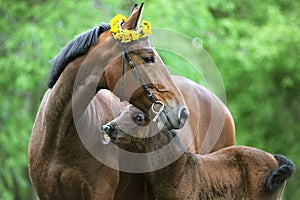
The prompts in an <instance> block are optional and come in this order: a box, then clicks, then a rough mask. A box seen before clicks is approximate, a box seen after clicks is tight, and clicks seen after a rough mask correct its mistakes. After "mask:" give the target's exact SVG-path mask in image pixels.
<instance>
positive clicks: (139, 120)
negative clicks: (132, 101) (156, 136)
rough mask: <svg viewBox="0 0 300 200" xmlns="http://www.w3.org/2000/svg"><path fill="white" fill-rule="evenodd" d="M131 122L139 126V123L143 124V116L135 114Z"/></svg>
mask: <svg viewBox="0 0 300 200" xmlns="http://www.w3.org/2000/svg"><path fill="white" fill-rule="evenodd" d="M133 120H134V122H135V123H137V124H141V123H143V122H144V121H145V115H144V114H142V113H139V114H135V115H134V116H133Z"/></svg>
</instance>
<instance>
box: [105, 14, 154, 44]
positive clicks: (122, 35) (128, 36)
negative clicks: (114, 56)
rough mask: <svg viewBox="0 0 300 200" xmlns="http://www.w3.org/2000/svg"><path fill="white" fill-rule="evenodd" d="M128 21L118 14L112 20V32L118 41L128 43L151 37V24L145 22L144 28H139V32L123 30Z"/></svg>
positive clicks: (143, 22) (143, 23)
mask: <svg viewBox="0 0 300 200" xmlns="http://www.w3.org/2000/svg"><path fill="white" fill-rule="evenodd" d="M126 20H127V18H126V17H125V16H123V15H121V14H117V15H116V16H115V17H113V18H112V19H111V20H110V31H111V33H112V35H113V37H114V38H115V39H116V40H120V41H121V42H122V43H128V42H131V41H135V40H138V39H140V38H144V37H147V36H149V35H151V23H150V22H148V21H146V20H143V21H142V27H141V28H138V30H127V29H123V28H122V24H123V23H124V22H126Z"/></svg>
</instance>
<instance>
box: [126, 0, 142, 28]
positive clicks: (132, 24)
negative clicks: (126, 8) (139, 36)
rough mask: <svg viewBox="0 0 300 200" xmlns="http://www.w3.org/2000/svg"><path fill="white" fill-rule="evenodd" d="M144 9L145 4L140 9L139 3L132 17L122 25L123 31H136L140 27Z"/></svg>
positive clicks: (134, 8)
mask: <svg viewBox="0 0 300 200" xmlns="http://www.w3.org/2000/svg"><path fill="white" fill-rule="evenodd" d="M143 8H144V3H141V5H140V7H138V4H137V3H136V4H135V5H134V7H133V9H132V13H131V15H130V16H129V17H128V19H127V21H126V22H125V23H124V24H123V25H122V27H123V29H127V30H134V29H136V28H137V27H138V26H139V24H140V21H141V18H142V14H143Z"/></svg>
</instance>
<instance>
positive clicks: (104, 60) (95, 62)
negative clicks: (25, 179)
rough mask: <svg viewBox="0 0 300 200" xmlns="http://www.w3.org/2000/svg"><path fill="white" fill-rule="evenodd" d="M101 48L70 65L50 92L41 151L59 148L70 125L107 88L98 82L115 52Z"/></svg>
mask: <svg viewBox="0 0 300 200" xmlns="http://www.w3.org/2000/svg"><path fill="white" fill-rule="evenodd" d="M101 46H102V47H101ZM104 46H106V45H102V44H99V45H98V47H96V48H94V49H91V50H90V51H89V52H88V53H87V54H85V55H83V56H81V57H79V58H77V59H75V60H74V61H72V62H71V63H69V64H68V66H67V67H66V68H65V69H64V71H63V72H62V74H61V75H60V77H59V79H58V81H57V82H56V84H55V85H54V87H53V88H52V89H51V90H50V94H49V97H48V99H47V102H46V105H45V111H44V123H45V124H46V126H45V127H46V130H45V132H46V136H45V138H44V147H45V148H44V149H48V148H47V146H48V147H49V146H53V145H56V146H57V145H58V146H59V145H60V144H61V143H62V142H63V140H64V137H65V134H66V133H67V132H68V131H69V130H70V126H73V125H74V123H76V121H78V120H80V117H81V116H82V114H83V113H84V111H85V110H86V108H87V106H88V105H89V103H90V102H91V100H92V99H93V97H94V96H95V94H96V92H97V90H99V89H105V88H106V85H105V81H102V80H99V79H100V77H102V75H103V72H104V70H105V67H106V66H107V65H108V64H109V62H110V59H111V58H113V57H114V56H115V53H114V51H112V50H111V49H109V50H105V48H104ZM101 50H102V51H101ZM72 130H73V129H72ZM75 130H76V129H75ZM60 140H62V141H60Z"/></svg>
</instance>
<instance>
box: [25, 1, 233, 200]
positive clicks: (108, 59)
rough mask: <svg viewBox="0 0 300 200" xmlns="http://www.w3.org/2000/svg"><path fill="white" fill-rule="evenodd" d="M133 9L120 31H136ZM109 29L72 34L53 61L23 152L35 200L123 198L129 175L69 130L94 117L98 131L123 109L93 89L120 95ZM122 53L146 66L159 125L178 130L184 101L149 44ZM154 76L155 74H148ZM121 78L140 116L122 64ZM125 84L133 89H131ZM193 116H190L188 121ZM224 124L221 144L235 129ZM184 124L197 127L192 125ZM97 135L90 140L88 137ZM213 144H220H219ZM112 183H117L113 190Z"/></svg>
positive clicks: (140, 94)
mask: <svg viewBox="0 0 300 200" xmlns="http://www.w3.org/2000/svg"><path fill="white" fill-rule="evenodd" d="M140 11H141V9H140V8H138V7H135V8H134V9H133V12H132V14H131V16H130V17H129V18H128V20H127V22H126V23H124V24H123V27H124V28H126V29H133V28H135V26H136V24H137V23H136V22H137V21H138V18H139V17H141V13H140ZM108 29H109V27H108V26H107V25H106V24H102V25H101V26H99V27H96V28H95V29H91V30H89V31H87V32H86V33H83V34H81V35H79V36H77V37H76V38H75V39H74V40H73V41H71V42H70V43H69V44H68V45H67V46H66V47H65V48H64V49H62V51H61V53H60V54H59V55H58V56H57V57H56V58H55V59H54V62H53V65H52V70H51V74H50V77H49V81H48V87H49V89H48V90H47V91H46V92H45V95H44V97H43V100H42V102H41V105H40V108H39V111H38V113H37V116H36V120H35V123H34V126H33V130H32V135H31V139H30V143H29V149H28V161H29V174H30V178H31V181H32V183H33V186H34V188H35V191H36V192H37V194H38V196H39V198H40V199H112V198H114V196H115V192H116V194H118V192H120V193H122V191H120V190H119V189H118V188H122V187H120V186H122V183H123V182H124V181H123V182H122V180H125V182H127V181H128V177H126V176H123V175H122V173H121V179H120V174H119V172H118V171H116V170H114V169H112V168H110V167H107V166H106V165H103V164H102V163H101V162H99V161H98V160H97V155H96V156H94V155H92V154H91V152H92V151H93V150H94V149H93V148H94V147H95V146H97V145H99V146H101V143H99V141H101V140H98V136H99V135H98V132H86V134H85V133H84V127H81V132H80V133H78V130H77V128H78V127H77V126H76V124H78V123H79V122H80V120H83V121H84V122H86V124H87V125H89V124H92V125H95V123H94V122H95V120H97V124H98V125H97V126H100V125H101V124H104V123H106V122H107V121H109V120H111V119H113V118H114V117H116V114H118V112H119V110H120V109H121V108H122V107H124V103H121V102H120V101H119V99H117V98H116V97H114V96H113V95H111V94H110V93H109V94H107V91H105V90H103V91H99V90H101V89H108V90H111V91H112V92H114V93H115V94H116V95H117V96H120V94H121V93H120V83H119V80H120V77H121V74H122V73H121V62H122V60H121V55H120V54H121V53H120V49H119V44H118V42H117V41H115V40H114V39H113V38H112V36H111V33H110V32H109V31H108ZM131 50H134V51H131ZM128 52H129V53H130V55H131V57H132V59H133V61H134V62H135V64H136V65H137V66H140V65H141V66H142V65H151V68H149V67H147V69H148V70H144V69H143V70H141V71H140V72H141V76H142V77H143V78H145V80H147V83H157V82H159V83H160V84H158V85H154V84H149V89H150V90H151V92H152V93H153V95H154V96H155V98H156V99H157V100H160V101H162V102H163V103H164V105H165V110H164V112H163V113H162V114H161V116H160V117H163V118H165V119H168V120H165V121H166V123H165V128H166V129H169V128H175V129H176V128H181V127H182V126H183V125H184V122H185V120H186V119H180V116H184V115H181V113H180V112H182V111H183V110H184V108H185V104H184V99H183V97H182V95H181V93H180V91H179V90H178V88H177V86H176V85H175V83H174V82H173V81H172V80H171V78H170V76H169V73H168V71H167V69H166V67H165V66H164V64H163V63H162V61H161V59H160V57H159V55H158V54H157V52H156V51H155V50H154V49H153V48H152V47H151V45H150V43H149V41H148V40H141V41H138V42H135V44H133V45H132V46H130V47H129V48H128ZM149 56H152V57H153V58H154V59H150V60H153V63H147V64H145V62H144V61H145V59H144V58H147V59H146V60H149V59H148V58H149ZM157 71H159V72H160V73H154V72H157ZM125 73H127V74H129V75H128V76H127V77H126V78H125V80H124V83H125V84H124V90H123V92H122V96H121V97H122V99H123V100H128V101H129V102H130V103H132V104H133V105H135V106H137V107H138V108H140V109H141V110H143V111H144V112H145V113H147V112H148V110H149V109H150V106H151V101H150V100H149V99H148V97H147V95H146V94H145V93H144V91H143V90H142V89H141V88H140V87H138V86H137V85H138V84H139V83H138V82H137V81H136V80H135V79H133V80H132V79H130V77H131V78H132V77H133V76H132V75H131V76H130V73H131V72H130V71H129V66H128V64H127V63H126V65H125ZM131 74H132V73H131ZM146 78H147V79H146ZM132 84H133V85H132ZM131 87H132V88H137V89H136V90H135V91H131V90H130V88H131ZM97 91H99V92H97ZM126 92H128V93H126ZM95 94H96V95H95ZM208 99H209V98H208ZM107 100H109V101H107ZM205 101H207V99H206V100H205ZM108 102H110V103H111V102H115V104H113V105H114V106H113V108H114V109H111V104H109V105H108ZM116 102H117V103H116ZM207 102H209V101H207ZM107 108H109V109H107ZM225 110H226V109H225ZM116 111H117V113H116ZM226 112H227V111H226ZM227 115H228V113H227V114H226V116H227ZM178 116H179V117H178ZM201 116H202V115H201ZM195 117H199V116H197V115H196V116H195ZM193 118H194V117H193V114H192V112H191V118H190V119H193ZM225 118H226V117H225ZM226 119H227V120H225V124H229V127H230V128H229V129H228V130H230V131H231V132H230V133H229V134H228V135H230V136H229V137H228V140H227V141H226V137H225V140H224V141H226V142H225V143H224V144H225V146H226V145H231V144H232V143H233V142H234V139H232V138H234V126H233V121H232V118H231V115H230V113H229V115H228V116H227V118H226ZM99 121H100V122H101V123H100V124H99ZM208 121H209V120H208ZM92 127H93V126H92ZM191 127H192V128H194V127H198V126H194V127H193V125H191ZM96 128H98V127H95V129H96ZM200 128H201V127H200ZM225 129H227V128H225ZM82 130H83V131H82ZM98 130H100V129H98ZM225 132H226V131H225ZM225 132H224V134H225ZM224 134H222V135H224ZM225 135H227V134H225ZM96 137H97V140H94V141H92V140H91V139H93V138H96ZM188 137H190V136H188ZM196 137H198V136H196ZM202 137H203V136H202ZM85 139H86V140H88V142H87V144H86V143H85V144H83V142H82V141H83V140H85ZM188 141H191V140H188ZM195 141H196V143H193V142H192V144H191V145H190V148H191V150H193V151H200V150H201V148H200V147H201V139H199V140H198V139H196V140H195ZM218 143H220V144H221V143H222V141H221V139H220V141H218V142H217V144H218ZM211 144H213V142H212V143H211ZM221 146H222V145H221ZM101 147H102V150H103V152H100V154H102V155H103V154H104V155H106V154H105V150H106V149H105V147H103V145H102V146H101ZM209 148H210V147H209ZM209 148H208V149H209ZM213 148H214V147H213ZM205 151H206V150H205ZM98 153H99V152H98ZM109 155H110V157H109V158H107V159H109V160H110V161H111V162H113V163H114V162H115V163H117V161H118V157H117V156H115V157H114V156H111V154H109ZM122 177H123V178H122ZM129 178H130V177H129ZM129 180H132V179H129ZM139 180H140V179H139ZM141 180H142V181H143V179H141ZM118 183H121V184H119V187H118ZM136 184H138V182H136V183H135V185H136ZM127 185H130V184H127ZM117 187H118V188H117ZM129 189H130V187H129ZM137 189H138V188H135V190H133V192H131V193H134V192H135V191H136V190H137ZM127 191H130V190H127ZM122 194H124V193H122ZM116 196H118V195H116ZM119 196H120V195H119ZM123 196H124V197H126V195H123ZM137 196H139V194H137Z"/></svg>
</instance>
